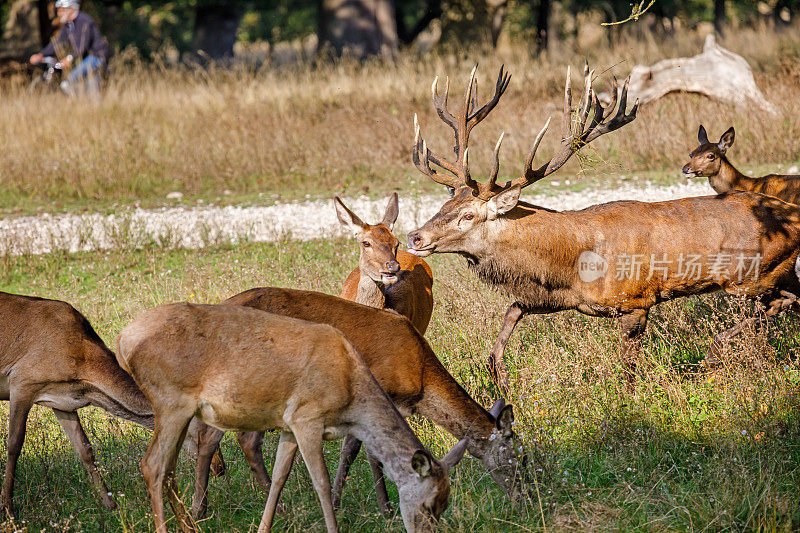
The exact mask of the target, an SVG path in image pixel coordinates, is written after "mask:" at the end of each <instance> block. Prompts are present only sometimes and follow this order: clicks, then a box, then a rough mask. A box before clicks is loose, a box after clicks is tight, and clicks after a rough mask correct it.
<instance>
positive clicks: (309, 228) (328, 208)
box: [0, 180, 713, 255]
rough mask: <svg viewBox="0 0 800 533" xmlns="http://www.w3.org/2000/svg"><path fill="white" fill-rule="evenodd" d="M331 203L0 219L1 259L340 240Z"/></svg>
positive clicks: (430, 207) (578, 201) (564, 199)
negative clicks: (148, 247) (152, 247)
mask: <svg viewBox="0 0 800 533" xmlns="http://www.w3.org/2000/svg"><path fill="white" fill-rule="evenodd" d="M706 194H713V191H712V190H711V188H710V187H709V186H708V184H707V182H705V181H699V180H698V181H695V182H691V183H686V184H678V185H671V186H666V187H660V186H654V185H644V186H634V185H629V186H624V187H620V188H615V189H597V190H587V191H582V192H579V193H575V192H564V193H561V194H559V195H557V196H545V195H531V194H525V195H524V199H525V201H528V202H531V203H534V204H538V205H542V206H546V207H549V208H553V209H559V210H566V209H581V208H584V207H586V206H589V205H592V204H597V203H602V202H610V201H613V200H623V199H627V200H644V201H651V202H654V201H660V200H670V199H674V198H684V197H687V196H700V195H706ZM446 199H447V197H446V195H444V194H443V195H441V196H436V195H432V196H420V197H415V198H403V199H401V200H400V217H399V220H398V223H397V226H396V232H395V233H396V234H397V235H399V236H400V235H403V234H404V233H405V232H406V231H408V230H410V229H413V228H416V227H419V226H420V225H421V224H422V223H424V222H425V221H426V220H427V219H428V218H430V216H431V215H433V214H434V213H435V212H436V211H437V210H438V209H439V207H440V206H441V205H442V203H443V202H444V201H445V200H446ZM345 203H346V204H347V206H348V207H350V208H351V209H352V210H353V211H354V212H355V213H356V214H358V215H359V216H360V217H361V218H363V219H365V220H366V221H367V222H374V221H377V220H380V218H381V217H382V216H383V211H384V209H385V207H386V200H385V199H381V200H378V201H374V200H369V199H367V198H351V199H347V200H346V201H345ZM342 234H343V232H342V230H341V229H340V226H339V223H338V221H337V220H336V214H335V212H334V209H333V205H332V202H331V201H329V200H325V201H323V200H317V201H307V202H296V203H286V204H280V203H279V204H276V205H271V206H267V207H238V206H229V207H175V208H161V209H153V210H145V209H130V210H126V211H122V212H119V213H115V214H113V215H101V214H59V215H48V214H44V215H37V216H29V217H19V218H9V219H3V220H0V255H3V254H5V253H9V252H10V253H12V254H42V253H50V252H53V251H61V250H66V251H69V252H78V251H89V250H97V249H102V250H109V249H123V248H133V247H140V246H144V245H148V244H155V245H157V246H165V247H185V248H201V247H204V246H215V245H220V244H223V243H234V244H235V243H238V242H270V241H278V240H286V239H298V240H309V239H316V238H325V237H331V236H336V235H342ZM401 240H402V239H401Z"/></svg>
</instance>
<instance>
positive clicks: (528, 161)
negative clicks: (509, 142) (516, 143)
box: [525, 117, 553, 175]
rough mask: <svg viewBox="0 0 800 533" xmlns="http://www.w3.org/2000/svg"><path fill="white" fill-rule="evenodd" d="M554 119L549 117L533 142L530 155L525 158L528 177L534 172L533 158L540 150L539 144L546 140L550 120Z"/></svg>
mask: <svg viewBox="0 0 800 533" xmlns="http://www.w3.org/2000/svg"><path fill="white" fill-rule="evenodd" d="M552 118H553V117H547V122H545V123H544V127H543V128H542V129H541V130H539V134H538V135H537V136H536V140H535V141H533V144H532V145H531V149H530V150H529V151H528V155H527V156H526V157H525V174H526V175H527V173H528V172H532V171H533V158H534V157H535V156H536V150H538V149H539V143H541V142H542V139H543V138H544V134H545V133H546V132H547V128H548V127H549V126H550V120H551V119H552Z"/></svg>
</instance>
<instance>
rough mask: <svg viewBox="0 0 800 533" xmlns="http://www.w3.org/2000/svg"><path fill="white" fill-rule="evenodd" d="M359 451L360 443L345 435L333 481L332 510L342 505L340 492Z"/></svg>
mask: <svg viewBox="0 0 800 533" xmlns="http://www.w3.org/2000/svg"><path fill="white" fill-rule="evenodd" d="M360 449H361V441H360V440H358V439H357V438H355V437H353V436H352V435H347V436H346V437H345V438H344V440H343V441H342V451H341V452H340V454H339V467H338V468H337V469H336V478H335V479H334V481H333V508H334V509H338V508H339V506H340V505H341V503H342V492H343V491H344V483H345V481H346V480H347V474H348V472H350V467H351V466H352V464H353V461H355V460H356V457H357V456H358V451H359V450H360Z"/></svg>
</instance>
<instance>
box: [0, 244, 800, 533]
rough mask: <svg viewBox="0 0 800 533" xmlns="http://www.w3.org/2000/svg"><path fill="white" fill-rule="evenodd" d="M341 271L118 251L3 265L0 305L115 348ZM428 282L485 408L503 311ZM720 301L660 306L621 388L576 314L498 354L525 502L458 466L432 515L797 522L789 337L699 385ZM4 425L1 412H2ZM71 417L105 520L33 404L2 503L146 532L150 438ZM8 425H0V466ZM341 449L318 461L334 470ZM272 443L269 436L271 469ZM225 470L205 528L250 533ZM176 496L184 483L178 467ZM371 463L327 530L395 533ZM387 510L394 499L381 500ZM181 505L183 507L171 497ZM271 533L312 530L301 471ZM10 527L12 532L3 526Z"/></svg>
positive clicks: (252, 250) (347, 248)
mask: <svg viewBox="0 0 800 533" xmlns="http://www.w3.org/2000/svg"><path fill="white" fill-rule="evenodd" d="M356 260H357V256H356V251H355V247H354V246H353V245H352V243H350V242H347V241H342V242H308V243H295V242H287V243H278V244H268V245H256V244H248V245H244V246H237V247H221V248H215V249H206V250H163V249H157V248H146V249H142V250H138V251H131V252H108V253H106V252H97V253H86V254H77V255H50V256H35V257H15V258H12V259H11V260H10V262H9V265H8V266H9V267H10V269H11V270H10V273H9V276H8V277H7V278H6V280H7V281H5V282H4V283H3V286H2V288H3V290H7V291H11V292H20V293H28V294H37V295H41V296H47V297H53V298H59V299H63V300H66V301H69V302H71V303H73V304H74V305H75V306H76V307H78V308H79V309H81V310H82V311H83V312H84V313H85V314H86V315H87V317H88V318H89V320H90V321H91V322H92V323H93V324H94V325H95V326H96V328H97V329H98V332H99V333H100V335H101V336H102V337H103V338H104V339H106V340H107V342H109V343H111V342H112V341H113V338H114V336H115V335H116V334H117V332H118V331H119V330H120V329H121V328H122V327H123V326H124V325H125V324H126V323H127V322H128V321H130V320H131V319H132V317H133V316H135V315H136V314H137V313H138V312H140V311H142V310H144V309H147V308H150V307H152V306H155V305H157V304H159V303H163V302H168V301H178V300H188V301H196V302H216V301H219V300H221V299H224V298H226V297H228V296H230V295H232V294H235V293H237V292H239V291H242V290H245V289H247V288H250V287H254V286H263V285H282V286H292V287H298V288H305V289H313V290H321V291H325V292H330V293H338V290H339V287H340V282H341V280H342V279H343V277H344V275H345V274H346V273H347V271H348V269H349V268H350V266H351V265H353V264H355V262H356ZM431 264H432V267H433V269H434V272H435V273H436V276H437V280H436V282H435V286H434V290H435V298H436V308H435V313H434V318H433V321H432V323H431V326H430V328H429V330H428V335H427V337H428V338H429V339H430V342H431V344H432V346H433V348H434V350H435V351H436V353H437V354H438V355H439V357H440V358H441V359H442V361H443V362H444V363H445V365H446V366H447V367H448V369H450V371H451V372H452V374H453V375H454V376H455V377H456V379H458V380H459V381H460V382H461V383H462V384H463V385H464V386H465V387H466V388H467V390H468V391H469V392H470V394H472V395H473V397H475V398H476V399H478V400H479V401H480V402H481V403H483V404H484V405H486V406H488V405H490V404H491V402H492V400H493V399H494V398H495V397H496V394H497V393H496V392H495V389H494V387H493V385H492V384H491V383H490V382H489V380H488V379H487V376H486V372H485V371H484V367H483V363H484V359H485V357H486V355H487V354H488V352H489V349H490V347H491V344H492V342H493V340H494V337H495V335H496V334H497V331H498V330H499V327H500V321H501V318H502V315H503V312H504V310H505V305H506V303H507V302H506V300H505V298H503V297H502V296H501V295H498V294H496V293H494V292H492V291H491V290H489V289H487V288H486V287H484V286H482V285H481V284H480V283H478V282H477V281H476V280H475V279H474V277H473V276H472V274H470V273H469V272H468V271H467V270H466V267H465V265H464V264H463V262H462V261H461V260H459V259H457V258H452V257H437V256H434V257H433V258H432V259H431ZM751 312H752V310H751V309H750V308H749V306H748V305H747V304H743V303H742V302H738V301H735V300H734V301H731V300H729V299H724V298H720V297H705V298H687V299H683V300H680V301H677V302H671V303H668V304H664V305H661V306H659V307H658V308H657V309H656V311H655V312H654V313H653V318H652V320H651V322H650V328H649V330H648V334H647V338H646V342H645V348H644V355H643V358H644V360H643V362H642V375H641V379H640V380H639V381H638V384H637V386H636V389H635V391H633V392H628V391H626V390H625V387H624V385H623V381H622V369H621V368H620V365H619V361H618V358H617V357H616V335H617V326H616V323H615V322H614V321H612V320H605V319H595V318H588V317H585V316H582V315H579V314H577V313H572V312H568V313H561V314H557V315H549V316H542V317H536V318H528V319H526V320H524V322H523V323H522V324H521V325H520V327H519V329H518V332H517V334H515V336H514V337H513V339H512V342H511V343H510V345H509V349H508V352H507V356H508V358H509V365H510V370H511V373H512V389H511V391H510V394H509V396H508V400H509V402H511V403H513V404H514V406H515V414H516V417H517V427H518V431H519V432H520V433H521V434H522V435H523V437H524V442H525V447H526V449H527V454H528V457H529V466H530V469H529V478H530V479H529V486H528V487H527V489H528V490H529V493H530V501H529V502H528V504H527V505H525V506H524V507H523V508H515V507H513V506H512V505H510V504H509V503H507V502H506V500H505V497H504V495H503V493H502V492H501V490H500V489H499V487H497V486H496V485H495V484H494V483H493V482H492V481H491V479H490V478H489V477H488V476H487V475H486V473H485V471H484V470H483V467H482V465H481V464H480V463H479V462H478V461H477V460H476V459H472V458H469V457H468V458H466V459H465V460H464V461H463V462H462V463H461V464H460V465H459V466H458V467H457V468H456V469H455V470H454V472H453V474H452V476H453V479H454V484H453V487H454V489H453V494H452V496H451V500H450V507H449V509H448V510H447V512H446V513H445V515H444V519H443V526H444V527H443V529H444V530H448V531H477V530H482V531H519V530H535V531H539V530H569V529H573V530H586V529H596V530H631V529H636V530H655V531H663V530H706V529H709V530H715V531H719V530H732V531H750V530H759V531H761V530H764V531H776V530H778V531H790V530H795V529H797V528H798V527H800V508H798V505H797V487H798V483H800V426H798V422H800V399H798V395H797V393H798V386H800V368H798V365H797V351H798V349H800V322H799V321H798V320H797V319H796V318H794V317H788V316H787V317H783V318H780V319H778V320H777V321H775V322H774V323H772V324H766V323H765V324H762V327H759V328H755V329H753V330H752V331H748V332H746V333H745V334H743V336H742V337H741V338H740V339H738V340H737V342H735V343H734V344H733V345H732V346H731V347H730V350H729V352H728V354H727V357H726V361H725V363H724V365H723V366H722V367H721V368H719V369H718V370H716V371H715V372H714V373H710V374H709V373H703V372H700V366H699V364H698V363H699V362H700V361H701V360H702V358H703V356H704V354H705V352H706V349H707V347H708V345H709V343H710V339H711V337H712V336H713V335H714V334H715V333H716V332H718V331H720V330H722V328H724V327H726V326H729V325H731V324H732V323H733V322H734V321H735V320H737V319H738V318H740V317H742V316H744V315H746V314H749V313H751ZM5 412H7V404H5V405H2V406H0V413H5ZM81 416H82V419H83V421H84V422H85V425H86V426H87V432H88V433H89V435H90V439H91V440H92V442H93V443H94V446H95V450H96V452H97V456H98V461H99V463H100V464H101V465H102V469H103V472H105V474H106V476H107V481H108V483H109V487H110V488H111V490H113V491H114V493H115V494H116V496H117V500H118V502H119V503H120V504H121V506H120V510H119V511H117V512H115V513H110V512H107V511H105V510H103V509H102V508H101V507H100V506H99V503H98V502H97V501H96V500H95V498H94V496H93V493H92V492H91V490H90V485H89V483H88V478H87V476H86V475H85V473H84V471H83V468H82V466H81V465H80V463H79V462H78V460H77V458H76V457H75V456H74V453H73V452H72V449H71V446H70V444H69V441H68V440H67V438H66V437H65V436H64V435H63V433H62V432H61V430H60V427H59V426H58V424H57V422H56V420H55V417H54V416H53V415H52V414H51V413H50V412H49V411H48V410H46V409H44V408H40V407H35V408H34V411H33V412H32V415H31V419H30V420H29V422H28V428H29V431H28V436H27V440H26V445H25V448H24V451H23V455H22V458H21V461H20V465H19V469H18V474H17V483H18V484H17V491H16V503H17V506H18V509H19V510H20V518H21V520H24V522H22V521H20V522H18V523H17V524H16V527H19V528H25V527H27V528H28V530H29V531H39V530H41V529H47V530H50V529H54V530H65V531H72V530H107V531H122V530H124V531H141V530H148V529H150V528H151V527H152V526H151V518H150V516H149V504H148V500H147V495H146V490H145V487H144V482H143V480H142V478H141V474H140V471H139V468H138V462H139V460H140V459H141V457H142V455H143V454H144V451H145V448H146V445H147V439H148V435H147V432H146V431H145V430H142V429H139V428H138V427H136V426H134V425H133V424H130V423H128V422H124V421H120V420H115V419H111V418H110V417H109V416H108V415H106V414H105V413H104V412H102V411H100V410H96V409H93V408H87V409H84V410H83V411H82V414H81ZM413 427H414V429H415V431H416V432H417V433H418V434H419V435H420V438H421V439H422V440H423V442H424V443H426V445H428V446H429V447H430V449H431V450H432V451H433V452H434V453H435V454H436V455H438V456H441V455H442V454H443V453H444V452H445V451H446V450H447V449H448V448H449V446H451V445H452V444H453V443H454V439H453V438H452V437H451V436H449V435H447V434H446V433H444V432H443V431H442V430H441V429H439V428H437V427H435V426H433V425H432V424H430V423H429V422H427V421H425V420H422V419H414V420H413ZM6 431H7V427H6V424H3V425H2V427H0V438H2V442H3V444H0V453H5V438H6V434H5V432H6ZM337 444H338V443H331V444H328V445H327V446H326V451H327V454H328V458H329V466H330V468H331V470H332V471H333V470H334V469H335V467H336V460H337V457H338V447H337ZM276 445H277V436H272V437H269V438H268V439H267V441H266V448H267V449H266V452H265V457H269V461H271V459H272V454H273V453H274V450H275V446H276ZM224 452H225V455H226V458H227V462H228V466H229V473H228V474H227V475H226V476H225V477H223V478H218V479H212V481H211V491H210V496H209V497H210V513H211V514H210V517H209V518H208V519H207V520H206V521H204V522H202V523H201V526H202V527H203V529H204V530H208V531H217V530H219V531H222V530H224V531H250V530H253V529H254V528H255V527H257V525H258V521H259V520H260V517H261V512H262V510H263V505H264V502H265V495H263V494H260V493H259V491H258V488H257V487H256V485H255V482H254V481H253V479H252V477H251V475H250V473H249V469H248V467H247V466H246V464H245V462H244V461H243V457H242V456H241V452H239V451H238V449H237V447H236V444H235V439H233V438H232V436H231V435H229V436H228V437H226V440H225V442H224ZM178 480H179V484H180V486H181V488H182V489H183V490H187V491H188V490H189V489H190V487H191V484H192V481H193V469H192V464H191V463H190V461H189V459H188V458H187V456H186V455H185V454H182V457H181V460H180V462H179V474H178ZM370 482H371V476H370V473H369V468H368V466H367V464H366V461H364V460H363V459H362V458H360V459H359V460H358V461H357V463H356V465H355V466H354V469H353V472H352V475H351V479H350V481H349V484H348V485H347V488H346V492H345V496H344V501H343V508H342V510H341V511H340V512H339V514H338V518H339V520H340V524H341V526H342V530H343V531H373V530H376V529H383V528H388V529H389V530H393V531H401V530H402V521H401V520H400V517H399V513H398V514H397V515H396V516H395V517H394V518H392V519H391V520H389V521H388V522H387V520H386V519H385V518H384V517H382V516H380V515H378V514H377V505H376V504H375V503H374V496H373V494H372V491H371V488H370ZM393 494H394V497H395V501H396V494H395V493H394V492H393ZM184 500H185V501H186V502H187V504H188V503H189V502H190V495H188V494H186V495H184ZM283 501H284V502H286V504H287V509H286V513H285V514H284V515H282V516H280V517H279V518H278V521H277V523H276V527H277V528H278V530H287V531H305V530H309V529H311V530H320V529H322V528H323V519H322V513H321V510H320V507H319V504H318V501H317V499H316V494H315V492H314V490H313V487H312V485H311V480H310V478H309V476H308V474H307V472H306V471H305V469H304V468H303V466H302V464H298V465H296V466H295V468H294V469H293V471H292V475H291V477H290V480H289V483H288V484H287V487H286V489H285V491H284V493H283ZM7 527H8V528H9V529H12V530H13V528H12V527H11V526H10V525H8V524H7Z"/></svg>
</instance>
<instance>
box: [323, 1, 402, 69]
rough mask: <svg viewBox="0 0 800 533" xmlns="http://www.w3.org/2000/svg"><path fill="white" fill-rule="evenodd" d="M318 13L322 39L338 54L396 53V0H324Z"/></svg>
mask: <svg viewBox="0 0 800 533" xmlns="http://www.w3.org/2000/svg"><path fill="white" fill-rule="evenodd" d="M319 16H320V42H321V43H324V44H326V45H328V46H329V47H330V50H331V52H333V54H334V55H335V56H337V57H338V56H342V55H344V54H347V55H350V56H352V57H355V58H357V59H365V58H367V57H369V56H381V57H385V58H394V57H395V56H396V54H397V47H398V37H397V24H396V22H395V8H394V2H393V0H321V4H320V15H319Z"/></svg>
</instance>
